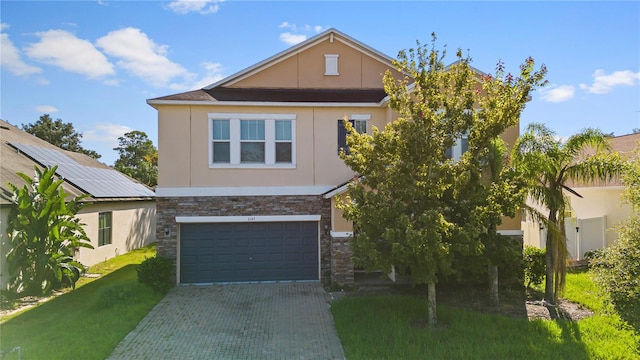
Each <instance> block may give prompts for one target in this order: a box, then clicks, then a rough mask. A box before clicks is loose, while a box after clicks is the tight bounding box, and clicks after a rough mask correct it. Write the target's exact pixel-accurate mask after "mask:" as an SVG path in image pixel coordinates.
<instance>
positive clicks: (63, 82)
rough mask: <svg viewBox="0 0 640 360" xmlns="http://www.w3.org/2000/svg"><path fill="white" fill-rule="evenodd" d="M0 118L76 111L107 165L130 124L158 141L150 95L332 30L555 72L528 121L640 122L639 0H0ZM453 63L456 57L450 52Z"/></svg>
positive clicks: (26, 119)
mask: <svg viewBox="0 0 640 360" xmlns="http://www.w3.org/2000/svg"><path fill="white" fill-rule="evenodd" d="M0 22H1V24H2V25H1V27H0V28H1V35H0V36H1V38H0V40H1V41H2V42H1V47H0V49H1V56H0V59H1V63H0V67H1V78H0V85H1V95H0V101H1V102H0V118H2V119H4V120H6V121H9V122H10V123H12V124H14V125H18V126H19V125H21V124H27V123H33V122H35V121H37V120H38V118H39V117H40V116H41V115H42V114H45V113H48V114H50V115H51V117H52V118H54V119H55V118H61V119H62V120H63V121H65V122H71V123H73V124H74V126H75V128H76V129H77V130H78V131H80V132H81V133H83V135H84V137H83V146H84V147H86V148H88V149H93V150H96V151H98V152H99V153H100V154H101V155H102V156H103V157H102V159H101V160H102V161H103V162H105V163H107V164H109V165H111V164H113V162H114V161H115V159H116V158H117V154H116V152H115V151H113V150H112V148H113V147H115V146H116V145H117V138H118V136H121V135H122V134H124V132H126V131H130V130H132V129H134V130H141V131H144V132H146V133H147V134H148V135H149V137H150V138H151V139H152V140H153V141H154V142H155V141H156V139H157V124H156V111H155V110H154V109H153V108H152V107H150V106H149V105H147V104H146V102H145V100H146V99H149V98H154V97H158V96H164V95H169V94H173V93H178V92H182V91H188V90H194V89H198V88H201V87H203V86H205V85H208V84H210V83H213V82H215V81H217V80H220V79H221V78H223V77H225V76H228V75H231V74H233V73H235V72H237V71H240V70H242V69H244V68H246V67H248V66H251V65H253V64H255V63H257V62H259V61H261V60H264V59H266V58H268V57H270V56H272V55H274V54H276V53H278V52H280V51H282V50H285V49H287V48H288V47H290V46H292V45H294V44H295V43H297V42H299V41H303V40H305V39H307V38H309V37H311V36H313V35H315V34H316V33H318V32H320V31H323V30H326V29H327V28H330V27H333V28H336V29H338V30H340V31H342V32H343V33H346V34H347V35H349V36H351V37H353V38H355V39H357V40H359V41H361V42H363V43H365V44H367V45H369V46H371V47H373V48H375V49H377V50H379V51H381V52H383V53H385V54H387V55H389V56H392V57H394V56H395V55H397V53H398V51H399V50H402V49H408V48H410V47H413V46H415V41H416V40H420V41H421V42H423V43H426V42H429V41H430V34H431V33H432V32H436V33H437V35H438V43H439V45H445V44H446V45H447V48H448V49H449V50H450V51H449V52H450V54H451V55H453V54H454V53H455V51H454V50H455V49H456V48H462V49H464V50H467V49H468V50H469V51H470V54H471V57H472V58H473V59H474V62H473V66H474V67H476V68H478V69H480V70H482V71H485V72H488V73H492V72H494V69H495V64H496V63H497V61H498V60H502V61H504V62H505V63H506V67H507V70H508V71H512V72H514V73H517V71H518V67H519V65H520V64H521V63H522V62H523V61H524V60H525V59H526V58H527V57H528V56H532V57H533V58H534V59H535V60H536V63H537V64H543V63H544V64H545V65H546V66H547V67H548V69H549V72H548V76H547V79H548V80H549V86H548V87H547V88H545V89H544V90H542V91H539V92H536V93H535V94H534V95H533V97H532V100H531V102H530V103H529V104H528V106H527V109H526V110H525V111H524V113H523V115H522V119H521V126H522V127H524V126H525V125H526V124H527V123H530V122H534V121H535V122H543V123H546V124H547V125H548V126H549V127H551V128H552V129H554V130H555V131H556V132H557V133H558V135H560V136H569V135H571V134H573V133H576V132H578V131H579V130H581V129H582V128H585V127H597V128H600V129H601V130H602V131H604V132H607V133H610V132H613V133H615V135H623V134H627V133H630V132H631V131H632V129H634V128H640V68H639V67H640V2H636V1H633V2H631V1H628V2H610V1H607V2H575V1H572V2H457V1H456V2H431V1H420V2H419V1H411V2H391V1H376V2H365V1H354V2H337V1H328V2H313V1H278V2H271V1H269V2H267V1H224V2H220V1H215V0H213V1H173V2H172V1H108V0H101V1H65V2H61V1H40V2H35V1H6V0H3V1H1V2H0ZM450 59H451V61H453V58H452V57H450Z"/></svg>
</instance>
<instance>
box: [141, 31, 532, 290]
mask: <svg viewBox="0 0 640 360" xmlns="http://www.w3.org/2000/svg"><path fill="white" fill-rule="evenodd" d="M387 70H391V72H392V74H393V75H394V76H395V77H397V78H400V77H402V76H403V74H400V73H398V72H397V71H396V70H395V69H394V67H393V65H392V58H390V57H388V56H387V55H385V54H382V53H380V52H379V51H377V50H374V49H372V48H371V47H369V46H367V45H365V44H363V43H361V42H359V41H357V40H355V39H353V38H351V37H349V36H347V35H345V34H343V33H341V32H339V31H337V30H335V29H329V30H326V31H324V32H323V33H320V34H318V35H317V36H315V37H313V38H310V39H308V40H306V41H304V42H302V43H300V44H298V45H295V46H293V47H291V48H290V49H288V50H285V51H283V52H281V53H279V54H276V55H274V56H272V57H270V58H268V59H266V60H264V61H261V62H259V63H257V64H255V65H253V66H251V67H249V68H247V69H244V70H242V71H240V72H238V73H236V74H233V75H231V76H229V77H227V78H225V79H223V80H221V81H219V82H217V83H214V84H211V85H209V86H207V87H205V88H203V89H199V90H195V91H190V92H186V93H180V94H174V95H169V96H164V97H159V98H154V99H150V100H147V103H148V104H149V105H151V106H153V107H154V108H155V109H157V111H158V152H159V156H158V165H159V166H158V187H157V188H156V194H157V207H158V216H157V219H158V222H157V225H156V231H157V239H158V254H159V255H162V256H166V257H169V258H172V259H175V260H176V270H177V282H178V283H213V282H251V281H279V280H311V281H322V282H323V283H324V284H325V285H331V284H332V285H350V284H353V281H354V273H353V266H352V264H351V261H350V258H351V252H350V246H349V237H350V236H351V231H352V227H351V224H349V223H348V222H347V221H345V220H344V219H343V218H342V216H341V212H340V211H339V210H338V209H336V207H335V203H336V201H335V197H336V196H341V194H343V193H344V191H345V190H346V186H343V185H344V184H345V183H346V182H347V181H349V180H350V179H353V177H354V176H355V175H357V174H354V173H353V172H352V171H351V170H350V169H349V168H347V167H346V165H345V164H344V163H343V161H342V160H341V159H340V158H339V156H338V153H339V149H340V148H341V147H345V146H346V144H345V138H346V132H345V129H344V126H343V120H342V119H343V118H345V117H346V118H347V119H349V121H352V122H353V124H354V126H355V127H356V129H357V130H358V131H360V132H363V131H366V132H369V131H370V129H371V126H373V125H375V126H376V127H378V128H383V127H384V126H385V124H387V123H389V122H391V121H392V120H393V119H394V116H395V115H394V113H393V112H392V110H391V109H390V108H389V106H388V102H387V98H386V94H385V91H384V87H383V84H382V77H383V74H384V73H385V71H387ZM517 136H518V127H514V128H512V129H509V131H508V132H507V133H505V136H504V138H505V140H506V141H507V142H508V143H510V144H513V142H514V141H515V139H516V138H517ZM462 143H463V141H461V142H460V144H459V145H458V146H457V147H456V148H455V149H453V156H455V155H456V153H457V154H459V153H460V152H461V151H462V148H461V146H462ZM512 220H513V221H506V222H505V224H503V230H505V231H506V233H508V234H511V235H516V236H520V235H521V232H520V219H512ZM509 231H511V233H510V232H509Z"/></svg>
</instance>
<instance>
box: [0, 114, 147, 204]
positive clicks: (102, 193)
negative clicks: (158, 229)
mask: <svg viewBox="0 0 640 360" xmlns="http://www.w3.org/2000/svg"><path fill="white" fill-rule="evenodd" d="M0 139H1V141H0V159H2V161H0V204H9V203H11V196H12V192H11V189H10V188H9V186H8V185H7V183H12V184H14V185H16V186H22V185H23V184H24V180H23V179H22V178H21V177H19V176H18V175H17V173H18V172H21V173H24V174H27V175H33V173H34V171H33V167H34V166H38V167H40V168H43V167H48V166H53V165H58V170H57V171H56V174H57V175H58V176H60V177H61V178H63V179H64V183H63V188H64V190H65V191H66V192H68V193H69V195H70V196H72V197H75V196H80V195H83V194H88V195H90V197H89V198H87V200H86V201H92V202H97V201H130V200H151V199H153V198H154V197H155V193H154V192H153V191H152V190H151V189H150V188H149V187H147V186H146V185H144V184H141V183H139V182H138V181H136V180H134V179H132V178H130V177H128V176H126V175H124V174H122V173H120V172H118V171H117V170H115V169H113V168H112V167H110V166H107V165H105V164H103V163H101V162H99V161H97V160H95V159H93V158H91V157H89V156H87V155H85V154H80V153H75V152H72V151H66V150H62V149H60V148H58V147H56V146H54V145H52V144H50V143H48V142H46V141H44V140H42V139H39V138H38V137H36V136H33V135H31V134H29V133H27V132H25V131H22V130H20V129H19V128H17V127H15V126H13V125H11V124H9V123H8V122H6V121H4V120H0Z"/></svg>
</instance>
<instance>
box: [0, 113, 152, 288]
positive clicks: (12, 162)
mask: <svg viewBox="0 0 640 360" xmlns="http://www.w3.org/2000/svg"><path fill="white" fill-rule="evenodd" d="M53 165H58V170H57V171H56V174H57V175H58V176H59V177H60V178H62V179H64V183H63V185H62V187H63V188H64V190H65V191H66V192H68V193H69V194H70V196H72V197H75V196H79V195H83V194H89V195H91V196H90V197H88V198H86V200H85V201H87V202H88V203H89V204H88V205H87V206H85V207H84V208H83V209H82V210H81V211H80V213H79V214H78V218H79V219H80V221H81V222H82V223H84V224H85V231H86V233H87V235H88V236H89V238H90V239H91V244H92V245H93V247H94V249H87V248H80V249H78V252H77V254H76V259H77V260H79V261H80V262H81V263H82V264H83V265H85V266H90V265H93V264H96V263H98V262H101V261H104V260H106V259H110V258H112V257H114V256H117V255H120V254H124V253H126V252H128V251H130V250H132V249H136V248H139V247H141V246H144V245H147V244H149V243H152V242H153V241H154V240H155V227H156V223H155V194H154V192H153V191H152V190H151V189H149V188H148V187H147V186H145V185H143V184H140V183H138V182H137V181H135V180H133V179H131V178H129V177H127V176H125V175H123V174H121V173H119V172H118V171H116V170H114V169H113V168H111V167H109V166H107V165H104V164H102V163H101V162H99V161H97V160H95V159H93V158H91V157H89V156H87V155H84V154H79V153H75V152H71V151H66V150H62V149H60V148H58V147H56V146H54V145H51V144H49V143H48V142H46V141H44V140H41V139H39V138H37V137H35V136H33V135H31V134H29V133H27V132H24V131H22V130H20V129H19V128H17V127H15V126H13V125H11V124H9V123H7V122H5V121H2V120H0V244H2V248H1V249H0V258H1V259H2V267H1V269H0V271H1V273H0V285H1V286H2V288H5V286H6V285H7V282H8V281H9V276H10V274H8V272H7V267H6V261H5V260H6V254H7V252H8V251H9V248H8V246H7V242H8V240H9V239H8V237H7V222H8V217H9V212H10V209H11V204H12V203H11V197H12V192H11V189H10V188H9V186H8V185H7V183H11V184H13V185H15V186H18V187H22V186H24V184H25V182H24V180H23V179H22V178H20V177H19V176H18V175H16V173H18V172H21V173H24V174H26V175H28V176H34V175H35V171H34V166H38V167H40V168H42V167H44V166H47V167H52V166H53Z"/></svg>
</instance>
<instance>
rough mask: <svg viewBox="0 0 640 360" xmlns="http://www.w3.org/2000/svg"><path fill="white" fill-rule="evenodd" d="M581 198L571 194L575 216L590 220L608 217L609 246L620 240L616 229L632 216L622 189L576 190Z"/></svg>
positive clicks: (596, 188) (607, 233)
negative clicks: (624, 201) (625, 202)
mask: <svg viewBox="0 0 640 360" xmlns="http://www.w3.org/2000/svg"><path fill="white" fill-rule="evenodd" d="M574 190H575V191H576V192H578V194H580V195H582V198H579V197H577V196H575V195H573V194H569V198H570V201H571V207H572V208H573V216H574V217H576V218H578V219H590V218H596V217H602V216H606V218H605V221H606V223H605V242H606V245H607V246H609V245H611V244H612V243H613V242H615V241H616V240H617V239H618V234H617V232H616V231H615V229H614V227H615V226H616V225H617V224H619V223H620V222H621V221H623V220H625V219H627V218H628V217H629V216H631V207H630V206H629V205H627V204H624V203H623V202H622V198H621V196H622V192H623V188H622V187H593V188H574Z"/></svg>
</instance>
